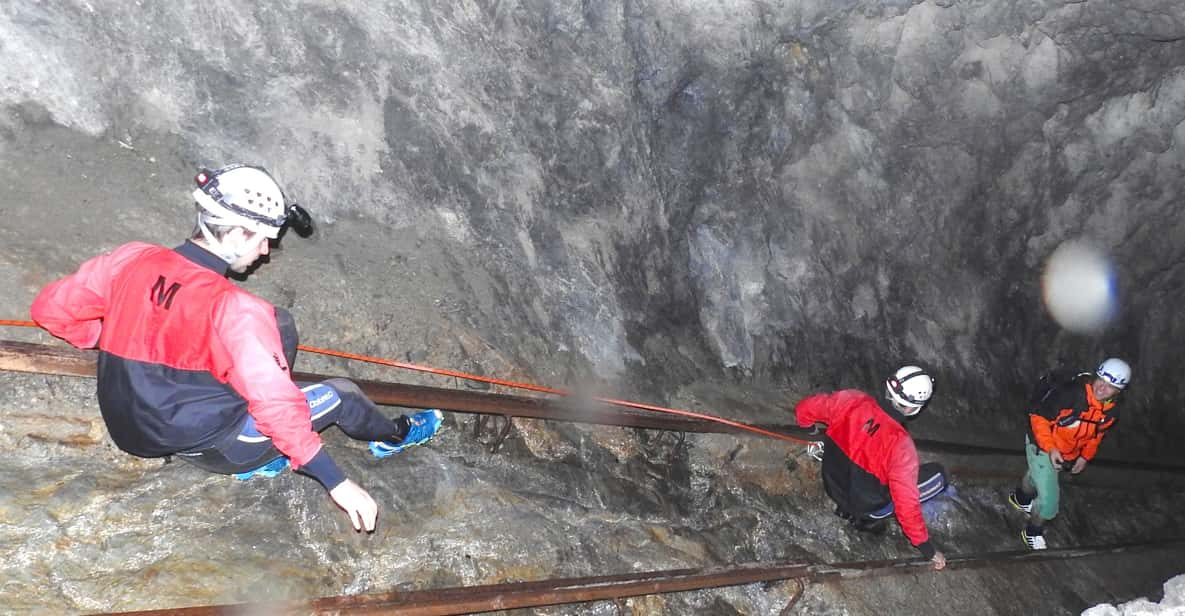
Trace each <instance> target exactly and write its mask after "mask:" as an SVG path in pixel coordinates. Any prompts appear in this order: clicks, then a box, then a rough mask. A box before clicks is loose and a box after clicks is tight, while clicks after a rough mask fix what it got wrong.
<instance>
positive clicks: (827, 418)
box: [794, 389, 935, 558]
mask: <svg viewBox="0 0 1185 616" xmlns="http://www.w3.org/2000/svg"><path fill="white" fill-rule="evenodd" d="M794 413H795V415H796V417H797V421H798V425H799V426H801V427H804V428H805V427H808V426H811V425H813V424H815V423H824V424H826V425H827V432H826V434H827V437H828V439H829V440H830V441H831V442H830V443H829V445H828V448H829V450H828V451H827V453H826V455H825V458H824V468H823V474H824V482H825V483H826V484H827V486H828V493H829V494H830V495H831V496H832V498H834V499H836V501H837V503H838V504H839V505H840V507H842V508H844V509H845V510H847V511H848V512H850V513H853V514H857V515H859V514H865V513H869V512H870V511H872V510H873V509H876V508H878V507H880V506H881V505H882V504H884V503H885V502H887V501H884V500H883V498H884V496H883V494H884V492H885V491H886V488H887V491H888V495H889V497H890V498H892V500H893V508H894V513H895V514H896V516H897V521H898V522H900V524H901V530H902V531H903V532H904V533H905V536H906V537H908V538H909V541H910V543H912V544H913V546H914V547H916V548H917V549H918V550H920V551H921V552H922V555H923V556H925V557H926V558H931V557H932V556H934V552H935V548H934V546H933V545H931V543H930V533H929V531H927V529H926V521H925V519H924V518H923V517H922V506H921V502H920V501H919V497H918V484H917V481H918V452H917V449H916V448H915V447H914V444H913V439H912V438H910V436H909V433H908V432H906V430H905V427H904V426H903V425H902V421H903V420H904V417H903V416H902V415H901V414H900V413H897V412H895V411H886V410H884V409H882V408H881V406H880V405H879V404H877V401H876V399H875V398H873V397H872V396H870V395H868V394H866V393H864V392H862V391H857V390H854V389H847V390H843V391H838V392H835V393H830V394H818V395H814V396H810V397H807V398H805V399H803V400H802V401H801V402H799V403H798V405H797V406H796V407H795V408H794ZM832 446H834V447H832ZM834 448H838V449H839V451H838V453H841V454H842V455H841V456H840V455H835V454H836V453H837V452H836V451H834Z"/></svg>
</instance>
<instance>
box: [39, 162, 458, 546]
mask: <svg viewBox="0 0 1185 616" xmlns="http://www.w3.org/2000/svg"><path fill="white" fill-rule="evenodd" d="M195 179H196V181H197V185H198V186H197V189H196V190H194V191H193V198H194V201H195V202H196V205H197V211H198V214H197V224H196V226H195V228H194V231H193V233H192V234H191V237H190V238H189V240H188V241H186V242H185V243H184V244H182V245H181V246H179V247H177V248H175V249H169V248H163V247H160V246H154V245H150V244H144V243H139V242H133V243H130V244H125V245H123V246H120V247H118V248H116V249H115V250H113V251H111V252H109V253H106V254H102V255H99V256H97V257H95V258H93V259H90V260H89V261H86V262H85V263H83V264H82V265H81V266H80V267H79V269H78V271H77V272H75V273H74V274H71V275H69V276H66V277H65V278H62V279H61V280H58V281H56V282H53V283H51V284H50V285H48V286H46V287H45V288H44V289H42V290H41V292H40V293H39V294H38V295H37V298H36V299H35V300H34V301H33V305H32V308H31V310H30V312H31V313H32V317H33V319H34V320H35V321H37V323H38V324H39V325H41V326H42V327H44V328H45V329H46V330H48V331H49V332H50V333H52V334H53V335H55V336H57V337H59V338H62V339H64V340H66V341H67V342H69V343H71V344H73V345H75V346H77V347H80V348H96V347H97V348H98V349H99V362H98V386H97V396H98V399H99V408H100V410H101V411H102V414H103V420H104V422H105V423H106V425H107V430H108V432H109V433H110V434H111V438H112V440H113V441H114V442H115V444H116V445H117V446H118V447H119V448H120V449H122V450H124V451H126V452H128V453H130V454H133V455H136V456H141V457H148V458H151V457H161V456H169V455H176V456H178V457H179V458H181V459H183V460H185V461H187V462H190V463H192V464H194V465H196V466H199V467H201V468H204V469H206V470H209V471H212V472H216V473H225V474H234V475H235V476H236V477H238V478H240V479H246V478H249V477H251V476H252V475H254V474H262V475H264V476H273V475H275V474H277V473H279V472H280V471H282V470H283V469H284V468H285V467H286V466H287V465H288V464H289V463H291V465H292V467H293V469H295V470H297V471H299V472H300V473H302V474H305V475H308V476H310V477H312V478H314V479H316V480H317V481H318V482H320V483H321V484H322V485H323V486H324V487H325V489H326V490H327V491H328V492H329V496H330V498H332V499H333V501H334V502H335V503H336V504H337V505H338V506H339V507H341V508H342V509H343V510H345V512H346V514H347V515H348V516H349V518H350V521H351V523H352V524H353V525H354V529H355V530H359V531H361V530H363V529H365V530H366V531H373V530H374V526H375V520H376V518H377V515H378V506H377V505H376V504H375V502H374V499H372V498H371V497H370V494H368V493H367V492H366V490H364V489H362V488H361V487H360V486H359V485H357V484H356V483H354V482H353V481H350V480H349V479H347V478H346V477H345V475H344V474H343V473H342V471H341V469H339V468H338V466H337V464H336V463H335V462H334V461H333V458H331V457H330V455H329V452H328V451H327V450H326V449H325V448H324V447H322V444H321V437H320V434H319V432H320V431H321V430H324V429H325V428H326V427H328V426H330V425H337V426H339V427H340V428H341V429H342V431H343V432H345V433H346V434H348V435H349V436H351V437H353V438H355V439H359V440H367V441H371V443H370V450H371V452H372V453H373V454H374V455H375V456H376V457H386V456H389V455H391V454H392V453H397V452H399V451H402V450H403V449H404V448H406V447H410V446H413V445H418V444H421V443H423V442H426V441H427V440H428V439H430V438H432V436H433V435H434V434H435V433H436V432H437V430H439V428H440V425H441V414H440V411H436V410H430V411H423V412H420V413H416V414H414V415H411V416H402V417H399V418H397V419H395V420H391V419H388V418H387V417H385V416H383V415H382V414H381V413H380V412H378V409H377V408H376V407H375V406H374V403H372V402H371V401H370V400H369V399H367V398H366V396H364V395H363V394H362V392H361V390H360V389H359V388H358V387H357V386H356V385H355V384H354V383H352V382H350V381H348V380H346V379H330V380H328V381H326V382H324V383H302V384H299V385H298V384H297V383H294V382H293V381H292V375H291V373H290V369H291V366H292V363H293V361H294V360H295V358H296V347H297V343H298V336H297V331H296V324H295V322H294V321H293V319H292V316H291V314H289V313H288V312H287V311H286V310H283V309H281V308H276V307H274V306H272V305H271V304H269V303H268V302H266V301H264V300H262V299H260V298H258V297H256V296H255V295H252V294H251V293H248V292H246V291H244V290H242V289H240V288H239V287H237V286H236V285H234V284H233V283H231V282H230V281H229V280H227V278H226V276H227V274H228V272H230V271H233V272H238V273H244V272H246V271H247V270H248V269H250V268H251V267H252V265H254V264H255V262H256V261H257V260H258V259H259V258H260V257H262V256H265V255H267V254H268V251H269V250H270V242H272V241H275V240H277V238H278V237H279V235H280V231H281V230H282V229H283V228H284V227H285V226H286V225H291V226H293V227H294V228H295V229H296V230H297V231H298V232H302V234H305V235H307V234H308V233H311V232H312V225H311V220H310V219H309V217H308V213H307V212H305V211H304V210H303V209H302V208H300V207H299V206H297V205H296V204H295V203H290V202H287V201H286V200H285V197H284V194H283V192H281V190H280V187H279V185H277V183H276V181H275V180H274V179H273V178H272V176H271V175H270V174H269V173H268V172H267V171H266V170H264V169H263V168H261V167H253V166H249V165H229V166H226V167H223V168H221V169H218V170H216V171H208V170H203V171H202V172H200V173H199V174H198V175H197V177H196V178H195Z"/></svg>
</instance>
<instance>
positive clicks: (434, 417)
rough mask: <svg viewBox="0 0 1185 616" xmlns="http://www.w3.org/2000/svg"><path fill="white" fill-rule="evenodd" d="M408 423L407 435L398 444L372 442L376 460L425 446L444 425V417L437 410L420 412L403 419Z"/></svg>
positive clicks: (371, 448) (371, 446)
mask: <svg viewBox="0 0 1185 616" xmlns="http://www.w3.org/2000/svg"><path fill="white" fill-rule="evenodd" d="M403 419H405V420H406V421H407V434H406V435H404V437H403V440H401V441H399V442H398V443H395V442H391V441H371V442H370V453H372V454H374V457H376V458H385V457H387V456H390V455H393V454H397V453H399V452H401V451H403V450H404V449H407V448H408V447H415V446H416V445H423V444H424V443H427V442H428V441H430V440H432V437H434V436H436V433H437V432H440V428H441V427H442V426H443V425H444V424H443V422H444V415H442V414H441V412H440V411H438V410H436V409H429V410H427V411H420V412H419V413H415V414H413V415H405V416H404V417H403Z"/></svg>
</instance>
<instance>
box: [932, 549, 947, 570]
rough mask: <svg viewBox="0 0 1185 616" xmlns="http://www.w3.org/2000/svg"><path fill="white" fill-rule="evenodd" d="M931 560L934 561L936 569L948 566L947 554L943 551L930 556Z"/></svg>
mask: <svg viewBox="0 0 1185 616" xmlns="http://www.w3.org/2000/svg"><path fill="white" fill-rule="evenodd" d="M930 562H932V563H934V570H935V571H942V570H943V569H945V568H946V556H945V555H943V553H942V552H934V555H933V556H931V557H930Z"/></svg>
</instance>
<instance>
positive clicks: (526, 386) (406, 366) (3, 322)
mask: <svg viewBox="0 0 1185 616" xmlns="http://www.w3.org/2000/svg"><path fill="white" fill-rule="evenodd" d="M0 326H8V327H37V323H35V322H33V321H18V320H10V319H0ZM297 349H299V350H301V351H304V352H306V353H316V354H318V355H327V356H329V357H340V358H342V359H349V360H353V361H361V362H366V363H371V364H378V365H382V366H390V367H393V368H401V369H403V370H414V371H416V372H425V373H428V374H437V375H441V376H451V377H454V378H459V379H465V380H468V381H477V382H481V383H489V384H491V385H501V386H503V387H510V388H513V389H523V390H527V391H535V392H540V393H545V394H553V395H557V396H570V395H572V392H570V391H566V390H563V389H557V388H554V387H546V386H544V385H535V384H533V383H522V382H518V381H508V380H505V379H496V378H492V377H486V376H481V375H477V374H470V373H467V372H459V371H456V370H449V369H447V368H433V367H431V366H421V365H418V364H411V363H407V362H401V361H395V360H391V359H383V358H381V357H371V356H369V355H359V354H357V353H347V352H345V351H335V350H333V349H323V348H319V347H313V346H308V345H304V344H302V345H300V346H298V347H297ZM592 400H594V401H596V402H602V403H605V404H611V405H613V406H622V407H627V408H634V409H641V410H644V411H652V412H655V413H664V414H667V415H678V416H682V417H689V418H692V419H699V420H703V421H710V422H713V423H718V424H723V425H726V426H731V427H733V428H736V429H738V430H745V431H748V432H753V433H755V434H760V435H762V436H768V437H771V438H776V439H778V440H782V441H788V442H791V443H797V444H799V445H809V444H810V443H811V441H808V440H804V439H799V438H795V437H793V436H790V435H787V434H782V433H780V432H774V431H772V430H766V429H764V428H760V427H758V426H754V425H750V424H747V423H743V422H739V421H734V420H732V419H728V418H725V417H719V416H717V415H709V414H706V413H697V412H695V411H687V410H682V409H674V408H669V407H665V406H657V405H653V404H644V403H642V402H631V401H629V400H618V399H616V398H600V397H593V398H592Z"/></svg>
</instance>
